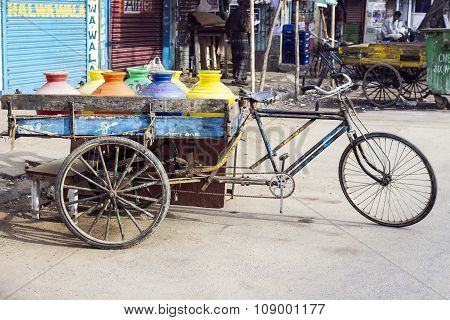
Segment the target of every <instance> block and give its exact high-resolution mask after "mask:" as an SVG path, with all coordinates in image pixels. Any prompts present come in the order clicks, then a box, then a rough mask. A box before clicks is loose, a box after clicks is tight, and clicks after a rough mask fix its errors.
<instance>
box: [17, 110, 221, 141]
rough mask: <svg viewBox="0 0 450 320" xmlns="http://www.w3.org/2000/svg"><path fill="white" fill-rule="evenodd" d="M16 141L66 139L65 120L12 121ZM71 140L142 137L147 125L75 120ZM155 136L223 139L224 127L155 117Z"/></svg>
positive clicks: (115, 119)
mask: <svg viewBox="0 0 450 320" xmlns="http://www.w3.org/2000/svg"><path fill="white" fill-rule="evenodd" d="M16 121H17V122H16V123H17V128H16V137H20V136H21V135H22V136H28V135H33V136H46V135H59V136H70V135H71V132H70V119H69V117H60V118H39V117H35V118H20V117H17V119H16ZM74 124H75V125H74V135H75V136H113V135H125V136H133V135H142V134H143V133H144V132H145V130H146V129H147V126H148V124H149V118H148V117H146V116H139V115H129V116H125V115H123V116H99V115H95V116H76V117H75V122H74ZM154 128H155V131H154V132H155V136H156V137H157V138H158V137H159V138H163V137H198V138H223V137H226V123H225V119H224V118H223V117H222V118H202V117H157V118H156V120H155V127H154Z"/></svg>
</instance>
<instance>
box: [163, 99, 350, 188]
mask: <svg viewBox="0 0 450 320" xmlns="http://www.w3.org/2000/svg"><path fill="white" fill-rule="evenodd" d="M250 118H253V119H255V121H256V124H257V126H258V129H259V132H260V135H261V139H262V141H263V143H264V147H265V151H266V155H265V156H263V157H262V158H261V159H259V160H258V161H256V162H255V163H254V164H252V165H251V166H249V167H248V168H246V169H249V170H254V169H256V168H257V167H259V166H260V165H261V164H262V163H263V162H265V161H267V160H270V162H271V166H272V169H273V172H274V174H275V173H286V174H289V175H291V176H294V175H295V174H297V173H298V172H300V171H301V170H302V169H303V168H304V167H305V166H306V165H307V164H308V163H310V162H311V161H312V160H313V159H314V158H315V157H317V156H318V155H319V154H320V153H322V152H323V151H324V150H325V149H326V148H328V147H329V146H330V145H331V144H332V143H333V142H335V141H336V140H337V139H338V138H339V137H340V136H341V135H342V134H343V133H345V132H347V133H348V137H349V139H350V141H352V139H353V135H352V134H351V125H350V123H349V117H348V113H347V111H346V110H340V111H327V112H319V111H290V110H272V109H256V108H255V104H254V103H251V106H250V112H249V114H248V115H247V116H246V117H245V118H244V120H243V121H242V123H241V125H240V127H239V128H238V130H237V131H236V133H235V134H234V136H233V138H232V139H231V140H230V141H229V143H228V145H227V147H226V148H225V150H224V151H223V152H222V154H221V155H220V157H219V160H218V162H217V164H216V165H214V166H209V167H199V168H192V171H191V172H192V174H193V176H192V178H190V180H189V181H191V182H192V181H193V180H195V181H196V182H199V181H201V180H203V179H206V180H207V181H206V182H205V185H204V186H203V188H202V191H205V190H206V189H207V187H208V186H209V184H210V183H211V182H220V183H231V184H243V183H245V184H246V185H267V184H268V182H269V181H268V180H264V179H251V178H246V177H234V175H233V176H231V174H230V175H228V176H227V175H226V176H220V177H217V176H216V175H217V173H218V171H219V169H220V168H222V167H223V166H224V165H225V164H226V162H227V161H228V159H229V158H230V157H231V154H232V153H233V150H235V149H236V147H237V145H238V142H239V141H240V139H241V137H242V135H243V132H244V131H245V128H246V126H247V123H248V120H249V119H250ZM262 118H280V119H308V120H309V121H307V122H306V123H305V124H304V125H303V126H301V127H300V128H298V129H297V130H295V131H294V132H293V133H291V134H290V135H289V136H288V137H287V138H285V139H284V140H283V141H282V142H280V143H279V144H278V145H277V146H275V147H273V148H272V146H271V144H270V142H269V137H268V136H267V133H266V131H265V129H264V125H263V122H262ZM317 120H333V121H340V123H339V124H338V125H337V126H336V127H335V128H334V129H333V130H332V131H331V132H329V133H328V134H326V135H325V136H324V137H323V138H322V139H321V140H320V141H318V142H317V143H316V144H314V145H313V146H312V147H311V148H310V149H309V150H308V151H307V152H306V153H304V154H302V155H299V157H298V158H297V159H296V160H295V161H294V162H293V163H292V164H291V165H290V166H289V167H288V168H286V169H280V168H279V166H278V165H277V161H276V159H275V157H276V152H277V151H278V150H280V149H281V148H282V147H283V146H285V145H287V144H288V143H289V142H291V141H292V140H293V139H294V138H295V137H296V136H298V135H299V134H301V133H302V132H303V131H304V130H305V129H306V128H308V127H309V126H310V125H311V124H313V123H314V122H315V121H317ZM180 173H182V172H181V171H180ZM205 174H207V175H205ZM181 180H184V179H183V178H181V179H171V184H175V183H180V181H181ZM186 183H187V181H186Z"/></svg>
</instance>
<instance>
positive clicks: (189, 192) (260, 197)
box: [171, 190, 280, 200]
mask: <svg viewBox="0 0 450 320" xmlns="http://www.w3.org/2000/svg"><path fill="white" fill-rule="evenodd" d="M171 191H172V192H174V193H188V194H195V195H201V196H219V197H223V196H225V197H236V198H252V199H278V200H279V199H280V198H277V197H273V196H252V195H247V194H234V195H231V194H227V193H226V194H222V193H215V192H204V191H201V192H195V191H190V190H171Z"/></svg>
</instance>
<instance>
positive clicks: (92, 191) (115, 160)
mask: <svg viewBox="0 0 450 320" xmlns="http://www.w3.org/2000/svg"><path fill="white" fill-rule="evenodd" d="M56 204H57V207H58V211H59V212H60V214H61V217H62V220H63V221H64V223H65V225H66V226H67V227H68V228H69V230H70V231H71V232H72V233H74V234H75V235H76V236H77V237H78V238H80V239H81V240H83V241H85V242H87V243H88V244H90V245H91V246H93V247H96V248H100V249H122V248H127V247H130V246H133V245H135V244H137V243H139V242H140V241H142V240H143V239H145V238H146V237H147V236H149V235H150V234H151V233H152V232H153V231H154V230H155V228H156V227H157V226H158V225H159V223H160V222H161V221H162V219H163V218H164V217H165V215H166V213H167V210H168V208H169V204H170V187H169V180H168V178H167V174H166V172H165V170H164V168H163V166H162V164H161V162H160V161H159V160H158V158H156V156H155V155H154V154H153V153H152V152H150V151H149V150H148V149H146V148H145V147H144V146H142V145H141V144H139V143H137V142H134V141H132V140H129V139H125V138H120V137H109V138H107V137H102V138H97V139H93V140H90V141H88V142H86V143H84V144H82V145H81V146H79V147H78V148H77V149H75V150H74V151H73V152H72V153H71V154H70V155H69V156H68V157H67V158H66V160H65V161H64V162H63V164H62V166H61V168H60V170H59V173H58V176H57V178H56Z"/></svg>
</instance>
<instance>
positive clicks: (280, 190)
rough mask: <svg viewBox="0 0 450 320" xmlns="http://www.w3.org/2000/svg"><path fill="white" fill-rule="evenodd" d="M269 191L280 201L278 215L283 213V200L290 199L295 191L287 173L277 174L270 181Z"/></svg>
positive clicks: (292, 181) (293, 182)
mask: <svg viewBox="0 0 450 320" xmlns="http://www.w3.org/2000/svg"><path fill="white" fill-rule="evenodd" d="M269 190H270V192H271V193H272V194H273V195H274V197H275V198H277V199H280V213H281V214H282V213H283V199H284V198H288V197H290V196H291V195H292V194H293V193H294V190H295V181H294V179H293V178H292V176H290V175H289V174H287V173H278V174H276V175H274V176H273V177H272V179H270V182H269Z"/></svg>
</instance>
